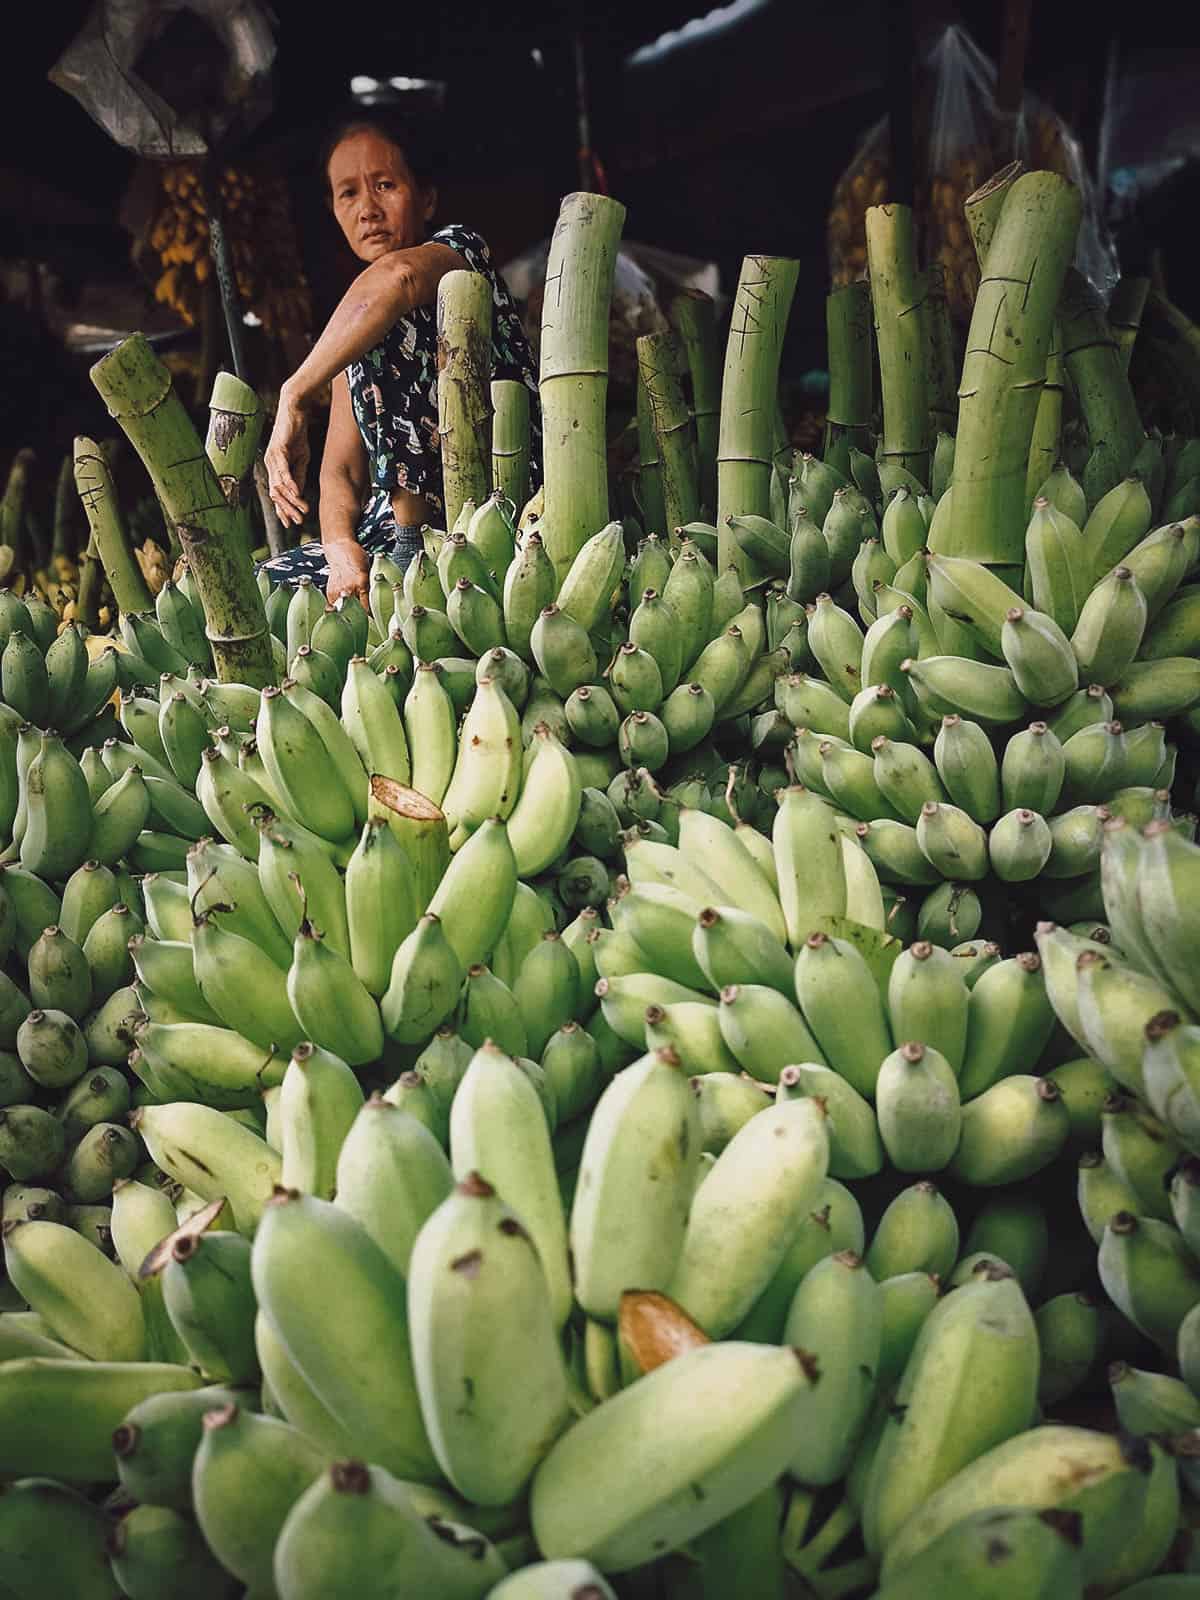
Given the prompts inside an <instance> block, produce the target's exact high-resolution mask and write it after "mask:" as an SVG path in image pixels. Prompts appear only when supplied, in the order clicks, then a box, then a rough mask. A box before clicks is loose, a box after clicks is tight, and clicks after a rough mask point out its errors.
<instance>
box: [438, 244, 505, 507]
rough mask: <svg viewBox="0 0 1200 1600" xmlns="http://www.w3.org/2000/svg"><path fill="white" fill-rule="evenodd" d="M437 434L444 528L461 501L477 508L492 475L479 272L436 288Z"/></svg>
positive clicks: (488, 365) (452, 275)
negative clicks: (471, 502) (439, 450)
mask: <svg viewBox="0 0 1200 1600" xmlns="http://www.w3.org/2000/svg"><path fill="white" fill-rule="evenodd" d="M437 329H438V432H439V434H440V435H441V439H442V492H443V496H444V499H445V516H446V527H447V528H453V526H454V524H455V523H456V522H457V521H458V514H459V512H460V511H461V510H462V506H463V501H464V500H473V501H474V502H475V504H476V505H477V506H481V505H482V504H483V502H484V501H485V500H486V499H487V497H488V495H489V494H490V493H491V477H492V463H491V454H492V437H491V435H492V426H491V421H492V399H491V383H492V289H491V285H490V284H489V283H488V280H487V279H486V278H485V277H484V276H483V274H482V273H480V272H448V273H447V274H446V276H445V277H444V278H443V279H442V281H441V282H440V283H439V284H438V298H437Z"/></svg>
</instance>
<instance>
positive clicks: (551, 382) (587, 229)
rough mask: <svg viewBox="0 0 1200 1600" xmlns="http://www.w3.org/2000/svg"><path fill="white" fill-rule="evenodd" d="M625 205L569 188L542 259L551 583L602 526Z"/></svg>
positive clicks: (546, 536) (545, 528)
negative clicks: (611, 324) (611, 340)
mask: <svg viewBox="0 0 1200 1600" xmlns="http://www.w3.org/2000/svg"><path fill="white" fill-rule="evenodd" d="M624 222H625V207H624V206H623V205H621V204H620V202H619V201H616V200H610V199H609V198H608V197H607V196H606V195H601V194H586V193H583V192H579V193H577V194H569V195H567V196H566V197H565V198H564V200H563V202H562V205H561V206H560V207H559V212H558V221H557V222H556V223H555V225H554V235H553V237H552V239H551V241H550V258H549V260H548V261H547V263H546V287H545V297H544V299H543V301H542V337H541V354H540V373H539V390H540V393H541V400H542V457H543V468H544V483H543V498H544V505H543V512H542V523H541V532H542V538H543V540H544V541H545V545H546V551H547V553H548V554H549V556H550V559H551V560H552V561H553V562H554V568H555V571H556V572H557V573H558V578H559V582H560V583H561V582H562V580H563V578H564V577H566V574H567V570H568V568H569V567H570V565H571V562H572V561H573V560H574V559H575V556H576V555H577V554H578V552H579V551H580V550H581V549H582V548H583V545H584V543H585V542H586V541H587V540H588V539H590V538H591V537H592V535H593V534H594V533H599V532H600V530H601V528H603V527H605V526H607V524H608V521H609V515H608V451H607V434H606V432H605V425H604V423H605V407H606V404H607V399H608V321H609V308H610V305H611V303H612V287H613V275H614V273H615V272H616V266H617V247H618V245H619V243H620V239H621V228H622V226H623V225H624Z"/></svg>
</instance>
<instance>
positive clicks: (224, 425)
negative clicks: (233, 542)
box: [204, 372, 263, 556]
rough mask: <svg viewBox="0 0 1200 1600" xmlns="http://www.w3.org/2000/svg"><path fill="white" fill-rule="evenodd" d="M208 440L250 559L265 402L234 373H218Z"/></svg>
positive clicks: (209, 457)
mask: <svg viewBox="0 0 1200 1600" xmlns="http://www.w3.org/2000/svg"><path fill="white" fill-rule="evenodd" d="M208 416H209V421H208V437H207V438H206V439H205V441H204V448H205V450H206V451H207V452H208V459H209V460H210V461H211V462H212V466H213V471H214V472H215V473H216V475H217V482H218V483H219V484H220V485H221V491H222V493H223V494H224V496H225V498H226V500H227V501H228V502H229V506H230V509H231V510H232V512H233V514H234V521H235V525H236V527H237V531H238V537H239V538H240V539H241V540H242V543H243V544H244V546H245V549H246V554H247V555H248V556H250V555H253V553H254V520H253V517H252V514H251V506H252V503H253V501H252V496H253V495H254V458H255V456H256V454H257V453H258V441H259V438H260V436H261V434H262V427H263V408H262V401H261V400H260V399H259V398H258V396H257V394H255V392H254V390H253V389H252V388H251V387H250V385H249V384H248V383H243V382H242V380H241V379H240V378H236V377H234V375H233V373H232V372H218V373H217V376H216V378H215V380H214V382H213V388H212V396H211V398H210V399H209V402H208Z"/></svg>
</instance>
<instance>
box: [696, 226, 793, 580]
mask: <svg viewBox="0 0 1200 1600" xmlns="http://www.w3.org/2000/svg"><path fill="white" fill-rule="evenodd" d="M799 272H800V263H799V262H798V261H795V260H793V259H792V258H791V257H789V256H747V257H746V258H745V259H744V261H743V262H742V271H741V275H740V277H739V278H738V286H737V294H736V295H735V297H734V302H733V315H732V318H731V320H730V324H729V339H728V341H727V343H726V345H725V372H724V376H723V377H722V380H721V430H720V434H719V440H718V448H717V530H718V540H719V543H718V560H719V563H720V566H721V570H722V572H723V571H724V570H725V569H726V568H727V567H729V566H730V565H733V566H736V567H737V569H738V571H739V573H740V574H741V576H742V581H743V582H744V583H745V582H748V581H750V580H751V579H753V578H754V577H755V576H756V573H755V572H754V570H753V563H751V562H750V561H749V560H748V559H747V557H746V556H745V554H744V553H743V551H742V550H741V548H740V546H739V545H738V542H737V540H736V539H735V538H734V536H733V531H732V529H731V528H730V527H729V518H730V517H745V516H760V517H769V516H770V514H771V473H772V472H773V471H774V460H775V429H776V417H777V415H778V411H779V358H780V354H781V353H782V350H783V336H784V333H785V332H786V330H787V319H788V312H789V310H790V309H791V304H792V296H793V295H794V294H795V292H796V279H797V277H798V276H799Z"/></svg>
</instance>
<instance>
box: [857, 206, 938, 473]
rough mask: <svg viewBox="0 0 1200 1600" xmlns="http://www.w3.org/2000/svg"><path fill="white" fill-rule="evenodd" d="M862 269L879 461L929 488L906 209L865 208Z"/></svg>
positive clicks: (921, 328) (922, 341)
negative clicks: (873, 360) (872, 345)
mask: <svg viewBox="0 0 1200 1600" xmlns="http://www.w3.org/2000/svg"><path fill="white" fill-rule="evenodd" d="M867 267H868V270H869V272H870V276H871V303H872V306H873V308H874V313H875V342H876V344H877V346H878V348H879V379H880V387H881V389H882V393H883V455H882V458H881V464H882V463H883V462H886V463H889V464H891V465H892V466H897V467H903V468H904V469H905V471H906V472H911V473H912V474H913V476H914V477H915V478H917V479H918V480H919V481H920V482H921V483H923V484H924V485H925V486H926V487H928V485H929V452H930V438H929V382H928V375H927V372H926V342H927V341H926V333H925V309H924V299H925V280H924V277H923V275H922V274H921V273H919V272H918V271H917V247H916V234H915V227H914V222H913V213H912V208H911V206H902V205H882V206H868V208H867Z"/></svg>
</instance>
